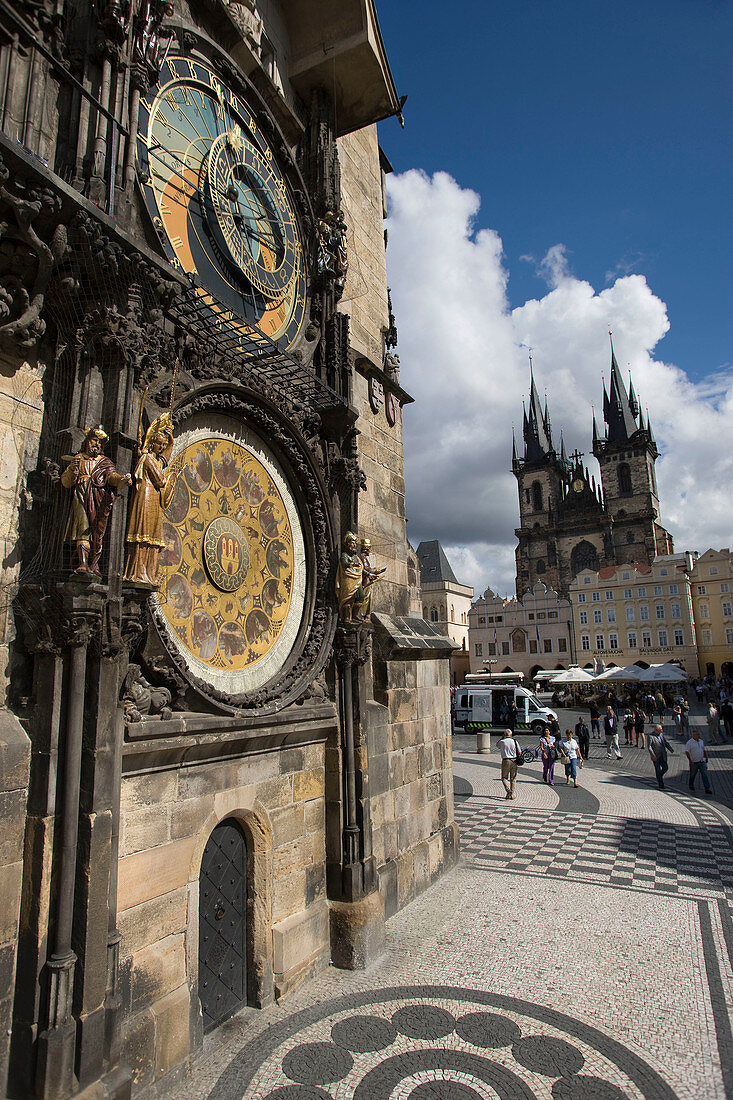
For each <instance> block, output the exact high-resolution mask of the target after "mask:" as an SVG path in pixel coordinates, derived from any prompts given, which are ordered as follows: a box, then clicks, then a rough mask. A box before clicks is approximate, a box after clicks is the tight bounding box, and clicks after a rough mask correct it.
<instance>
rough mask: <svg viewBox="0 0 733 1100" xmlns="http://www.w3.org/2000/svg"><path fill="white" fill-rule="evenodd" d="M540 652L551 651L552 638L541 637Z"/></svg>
mask: <svg viewBox="0 0 733 1100" xmlns="http://www.w3.org/2000/svg"><path fill="white" fill-rule="evenodd" d="M542 652H543V653H552V638H543V639H542Z"/></svg>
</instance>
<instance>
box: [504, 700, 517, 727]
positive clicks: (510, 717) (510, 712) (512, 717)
mask: <svg viewBox="0 0 733 1100" xmlns="http://www.w3.org/2000/svg"><path fill="white" fill-rule="evenodd" d="M506 724H507V725H508V726H509V729H510V730H511V731H512V733H514V730H515V729H516V727H517V704H516V703H515V702H514V700H513V699H512V700H511V702H510V703H509V706H508V707H507V712H506Z"/></svg>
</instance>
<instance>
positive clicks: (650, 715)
mask: <svg viewBox="0 0 733 1100" xmlns="http://www.w3.org/2000/svg"><path fill="white" fill-rule="evenodd" d="M644 711H645V713H646V720H647V722H653V721H654V696H653V695H652V693H651V691H649V692H647V694H646V695H645V696H644Z"/></svg>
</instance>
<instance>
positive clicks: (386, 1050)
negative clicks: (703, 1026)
mask: <svg viewBox="0 0 733 1100" xmlns="http://www.w3.org/2000/svg"><path fill="white" fill-rule="evenodd" d="M539 1097H543V1098H548V1100H624V1098H626V1100H641V1098H644V1100H674V1098H675V1093H674V1092H673V1090H672V1089H671V1088H670V1087H669V1085H668V1084H666V1083H665V1082H664V1081H663V1080H662V1078H661V1077H660V1076H659V1074H658V1073H657V1072H656V1071H655V1070H654V1069H653V1068H652V1067H651V1066H650V1065H648V1064H647V1063H646V1062H645V1061H644V1060H643V1059H641V1058H640V1057H639V1056H638V1055H636V1054H634V1053H632V1052H631V1051H629V1050H628V1049H627V1048H626V1047H624V1046H623V1045H622V1044H621V1043H619V1042H616V1041H615V1040H614V1039H612V1038H610V1037H609V1036H608V1035H606V1034H604V1033H602V1032H600V1031H598V1030H596V1029H595V1028H593V1027H590V1026H588V1025H587V1024H585V1023H583V1022H582V1021H579V1020H575V1019H572V1018H571V1017H569V1016H566V1015H564V1014H562V1013H560V1012H556V1011H554V1010H553V1009H550V1008H547V1007H544V1006H541V1005H536V1004H532V1003H529V1002H527V1001H524V1000H521V999H519V998H516V997H508V996H503V995H500V994H493V993H488V992H484V991H481V990H472V989H460V988H454V987H449V986H414V987H409V986H408V987H398V988H386V989H376V990H369V991H368V992H362V993H358V994H352V995H347V996H344V997H340V998H336V999H334V1000H332V1001H330V1002H328V1003H326V1004H323V1005H317V1006H314V1007H313V1008H310V1009H306V1010H304V1011H302V1012H300V1013H297V1014H296V1015H295V1016H293V1017H291V1018H289V1019H288V1020H286V1021H283V1022H282V1023H281V1024H279V1025H276V1026H275V1027H273V1028H270V1029H269V1030H268V1031H267V1032H266V1034H265V1035H264V1036H262V1037H260V1039H258V1040H255V1041H254V1042H253V1043H251V1044H249V1045H248V1046H246V1047H244V1048H243V1049H242V1050H241V1051H240V1052H239V1053H238V1054H237V1056H236V1057H235V1058H234V1059H233V1060H232V1062H231V1063H230V1064H229V1066H228V1067H227V1068H226V1070H225V1071H224V1073H223V1074H222V1075H221V1076H220V1078H219V1080H218V1081H217V1083H216V1085H215V1086H214V1088H213V1089H212V1091H211V1092H210V1093H209V1100H329V1098H330V1100H347V1098H349V1100H351V1098H353V1100H408V1098H409V1100H475V1098H480V1100H535V1098H539Z"/></svg>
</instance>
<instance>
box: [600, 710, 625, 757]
mask: <svg viewBox="0 0 733 1100" xmlns="http://www.w3.org/2000/svg"><path fill="white" fill-rule="evenodd" d="M603 730H604V733H605V734H606V755H607V756H608V759H609V760H612V759H613V753H615V754H616V759H617V760H622V759H623V757H622V756H621V749H620V748H619V747H618V716H617V715H616V714H615V713H614V709H613V707H611V706H609V707H607V708H606V716H605V718H604V719H603Z"/></svg>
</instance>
